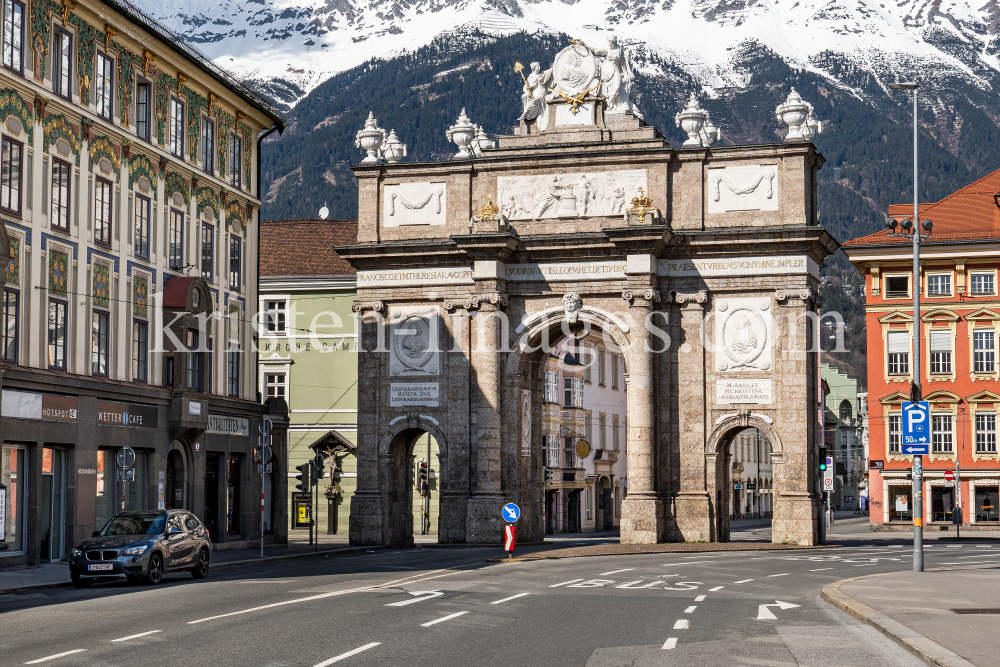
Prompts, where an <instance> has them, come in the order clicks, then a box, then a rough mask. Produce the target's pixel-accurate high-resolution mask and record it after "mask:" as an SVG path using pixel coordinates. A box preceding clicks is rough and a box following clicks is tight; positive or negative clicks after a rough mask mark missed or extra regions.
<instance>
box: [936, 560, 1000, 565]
mask: <svg viewBox="0 0 1000 667" xmlns="http://www.w3.org/2000/svg"><path fill="white" fill-rule="evenodd" d="M981 563H1000V560H981V561H978V562H975V563H941V565H980V564H981Z"/></svg>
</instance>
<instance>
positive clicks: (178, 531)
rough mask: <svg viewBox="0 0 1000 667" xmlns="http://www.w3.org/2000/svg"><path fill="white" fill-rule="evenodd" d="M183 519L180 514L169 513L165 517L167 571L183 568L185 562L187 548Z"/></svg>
mask: <svg viewBox="0 0 1000 667" xmlns="http://www.w3.org/2000/svg"><path fill="white" fill-rule="evenodd" d="M185 537H186V535H185V530H184V519H183V516H182V515H181V513H180V512H171V513H170V515H169V516H168V517H167V539H166V551H167V556H166V558H165V561H166V563H165V565H166V567H167V568H168V569H171V570H172V569H174V568H177V567H181V566H183V565H184V564H185V563H186V562H187V554H186V552H187V551H188V550H189V546H188V545H187V543H186V542H185Z"/></svg>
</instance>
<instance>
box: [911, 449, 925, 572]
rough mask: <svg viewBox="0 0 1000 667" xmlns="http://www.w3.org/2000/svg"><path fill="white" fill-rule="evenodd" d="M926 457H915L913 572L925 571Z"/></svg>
mask: <svg viewBox="0 0 1000 667" xmlns="http://www.w3.org/2000/svg"><path fill="white" fill-rule="evenodd" d="M923 465H924V457H923V456H921V455H919V454H918V455H916V456H914V457H913V571H914V572H923V571H924V493H923V488H924V468H923Z"/></svg>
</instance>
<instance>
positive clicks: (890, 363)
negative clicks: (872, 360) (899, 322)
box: [885, 329, 913, 375]
mask: <svg viewBox="0 0 1000 667" xmlns="http://www.w3.org/2000/svg"><path fill="white" fill-rule="evenodd" d="M899 334H903V335H905V336H906V338H907V341H906V342H907V349H906V352H890V351H889V339H890V337H891V336H893V335H899ZM912 347H913V337H912V336H911V335H910V332H909V330H905V331H904V330H900V329H890V330H889V331H888V332H887V333H886V337H885V354H886V373H888V374H889V375H909V374H910V352H911V350H912ZM904 365H905V367H904Z"/></svg>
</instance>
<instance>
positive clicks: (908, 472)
mask: <svg viewBox="0 0 1000 667" xmlns="http://www.w3.org/2000/svg"><path fill="white" fill-rule="evenodd" d="M906 479H913V468H907V469H906Z"/></svg>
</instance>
